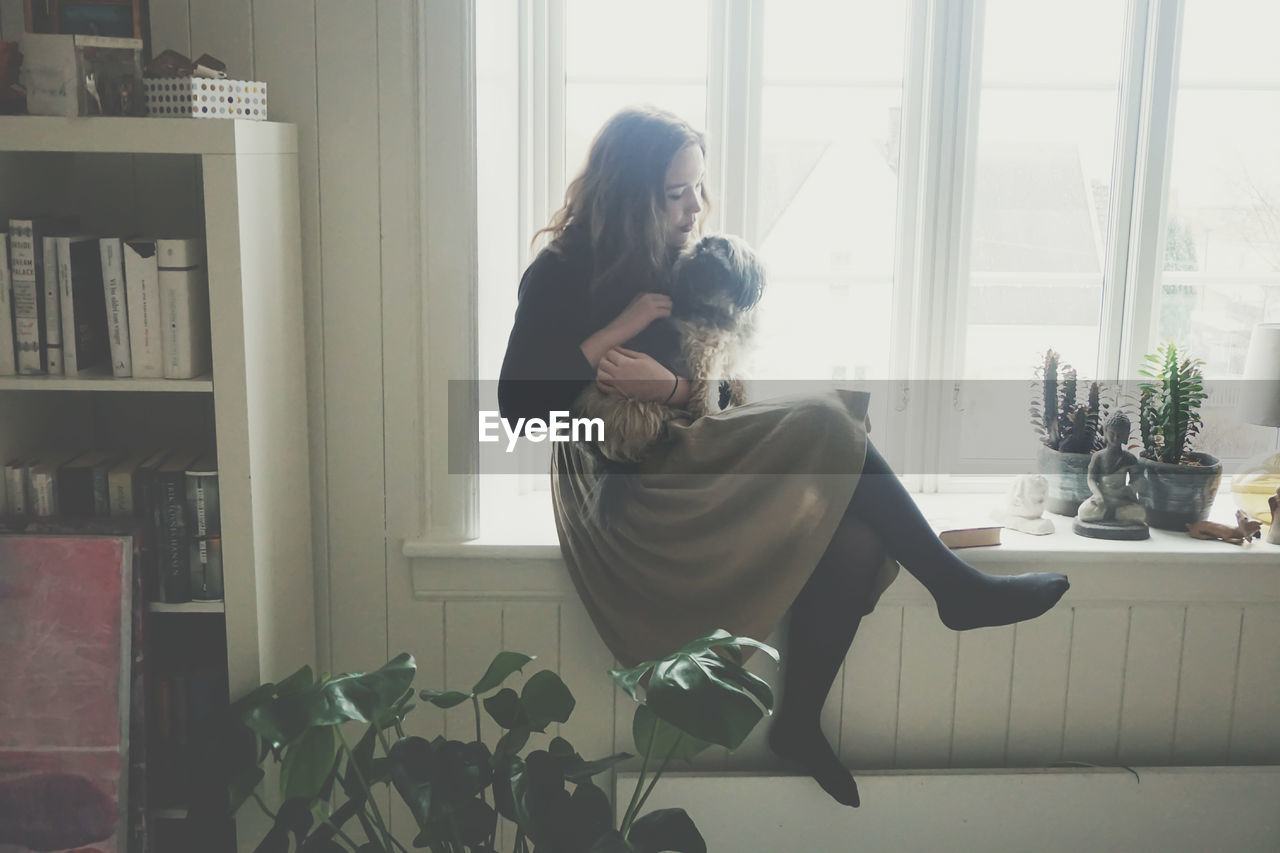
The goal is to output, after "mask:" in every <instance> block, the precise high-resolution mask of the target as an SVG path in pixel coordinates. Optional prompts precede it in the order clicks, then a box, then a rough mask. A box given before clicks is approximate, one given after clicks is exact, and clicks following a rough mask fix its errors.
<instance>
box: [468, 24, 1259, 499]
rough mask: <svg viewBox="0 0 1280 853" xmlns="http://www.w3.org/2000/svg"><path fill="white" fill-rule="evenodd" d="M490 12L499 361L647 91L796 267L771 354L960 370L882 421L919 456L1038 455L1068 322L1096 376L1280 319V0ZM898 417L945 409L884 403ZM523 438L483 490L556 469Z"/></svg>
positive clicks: (483, 108) (759, 235) (879, 370)
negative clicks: (1046, 386)
mask: <svg viewBox="0 0 1280 853" xmlns="http://www.w3.org/2000/svg"><path fill="white" fill-rule="evenodd" d="M476 14H477V50H476V62H477V116H478V123H477V146H478V148H477V150H478V153H479V161H480V170H479V175H480V188H479V190H480V199H479V216H480V226H479V232H480V233H479V245H480V249H481V259H480V264H481V269H480V275H481V280H480V293H479V309H480V310H479V324H480V326H479V330H478V344H479V347H480V352H479V363H480V366H481V376H482V377H483V378H485V379H486V380H488V379H493V378H496V376H497V374H498V366H499V364H500V360H501V354H502V351H503V348H504V345H505V341H506V335H507V333H508V332H509V329H510V321H511V316H512V311H513V309H514V304H515V282H516V281H517V280H518V277H519V274H520V271H521V270H522V269H523V267H524V265H525V264H527V263H528V261H529V260H530V255H529V241H530V239H531V237H532V235H533V232H534V231H535V230H537V229H538V228H540V227H542V226H543V225H544V224H545V223H546V221H547V218H548V216H549V215H550V213H551V212H552V211H553V210H555V209H556V208H557V207H558V206H559V204H560V202H561V200H562V198H563V192H564V187H565V184H566V183H567V181H568V180H569V179H571V178H572V177H573V175H574V174H576V172H577V170H578V169H579V168H580V166H581V163H582V161H583V159H584V155H585V152H586V149H587V146H588V145H589V143H590V139H591V137H592V135H593V134H594V133H595V131H596V130H597V129H598V128H599V126H600V125H601V123H602V122H603V121H604V119H605V118H607V117H608V116H609V115H611V114H612V113H613V112H614V111H615V110H616V109H618V108H620V107H622V106H624V105H626V104H629V103H636V102H650V103H655V104H658V105H661V106H664V107H666V108H668V109H671V110H673V111H675V112H677V113H679V114H681V115H683V116H685V117H686V118H687V119H689V120H690V121H691V122H692V123H694V124H695V125H696V126H700V127H704V128H706V129H707V130H708V132H709V136H710V142H711V149H712V150H711V151H710V152H709V158H708V161H709V173H710V184H711V189H712V192H713V197H714V198H715V201H716V204H717V207H716V209H715V220H714V222H713V225H715V226H717V227H719V228H722V229H724V230H728V231H733V232H735V233H739V234H741V235H743V236H744V237H746V238H747V239H748V240H749V241H750V242H751V243H752V244H753V245H754V246H755V247H756V248H757V249H758V250H759V251H760V252H761V253H762V254H763V256H764V258H765V260H766V262H767V263H768V265H769V269H770V286H769V288H768V291H767V294H766V298H765V301H764V302H763V303H762V306H761V318H760V325H761V336H760V342H759V343H760V345H759V348H758V352H757V356H756V360H755V363H754V367H753V374H752V375H753V376H754V377H755V378H757V379H770V378H788V379H817V380H823V381H836V382H840V381H863V380H880V379H883V380H902V379H906V378H911V379H922V378H925V377H929V378H933V379H943V380H946V381H948V382H950V381H953V380H954V381H956V386H955V391H954V393H951V391H950V389H949V388H948V389H947V393H939V394H936V395H934V396H933V398H932V401H930V399H920V398H919V397H917V398H916V399H910V398H908V397H906V396H903V397H901V398H898V397H896V396H895V394H894V392H892V390H885V391H884V392H883V393H881V394H880V395H879V396H880V399H878V400H877V404H878V406H879V408H877V409H875V410H873V421H874V422H875V423H876V424H877V427H878V429H877V432H878V441H880V442H884V444H885V445H886V446H887V447H889V448H890V452H889V453H887V455H889V457H890V460H891V461H894V462H895V463H899V464H900V463H901V462H902V460H904V459H905V460H911V459H916V460H928V461H927V462H926V463H923V464H924V467H921V468H917V469H916V470H917V471H933V472H949V473H959V474H992V473H1015V472H1016V471H1017V470H1022V469H1024V468H1025V467H1026V466H1027V465H1030V464H1031V463H1030V460H1031V458H1032V456H1033V455H1034V436H1033V435H1032V434H1031V431H1030V429H1029V427H1028V426H1027V424H1026V418H1025V408H1026V406H1025V403H1026V400H1027V399H1029V385H1030V382H1029V380H1030V378H1031V376H1032V372H1033V370H1034V367H1035V364H1036V361H1037V359H1038V357H1039V356H1040V355H1041V354H1042V353H1043V352H1044V350H1045V349H1047V348H1049V347H1053V348H1055V349H1057V350H1058V351H1059V352H1060V353H1062V354H1063V355H1064V357H1065V358H1066V360H1068V361H1070V362H1071V363H1072V364H1074V365H1075V366H1076V367H1077V369H1078V370H1079V371H1080V373H1081V375H1082V376H1087V377H1090V378H1095V377H1096V378H1104V379H1106V378H1115V377H1123V378H1131V377H1133V376H1135V375H1136V368H1137V366H1138V363H1139V360H1140V358H1141V356H1142V354H1143V353H1145V352H1146V351H1148V350H1150V349H1153V348H1154V346H1155V345H1156V344H1157V343H1159V341H1161V340H1163V339H1166V338H1174V339H1176V340H1178V341H1179V342H1181V343H1183V344H1185V345H1186V346H1188V347H1190V348H1191V350H1192V351H1193V353H1194V354H1196V355H1198V356H1200V357H1202V358H1204V359H1205V360H1206V361H1207V363H1208V368H1209V375H1210V376H1211V377H1229V376H1233V375H1238V373H1239V371H1240V369H1241V366H1242V364H1241V363H1242V359H1243V354H1244V351H1245V348H1246V346H1247V340H1248V335H1247V330H1248V327H1249V326H1250V325H1251V324H1252V323H1254V322H1257V321H1260V320H1271V321H1275V320H1277V319H1280V158H1276V157H1275V156H1274V140H1275V139H1277V138H1280V65H1277V64H1276V62H1275V60H1274V51H1273V50H1272V48H1271V46H1270V44H1269V42H1268V34H1269V33H1272V32H1274V31H1275V30H1276V29H1277V25H1280V7H1275V6H1274V4H1272V3H1270V2H1268V1H1267V0H1229V2H1216V0H1212V1H1211V0H1183V2H1182V3H1176V2H1175V3H1164V2H1155V0H1129V2H1128V3H1116V2H1112V1H1111V0H1082V2H1080V3H1076V4H1072V5H1071V6H1070V7H1069V8H1068V7H1064V6H1063V5H1062V4H1060V3H1050V2H1026V0H960V2H943V0H917V2H909V0H886V2H880V3H847V2H840V0H802V2H801V0H792V2H782V0H742V2H729V0H702V2H679V0H667V2H659V3H645V4H625V5H618V4H600V3H593V2H590V0H547V2H541V3H529V4H488V3H482V4H476ZM1169 115H1172V116H1173V119H1172V121H1162V117H1165V118H1167V117H1168V116H1169ZM513 188H515V189H513ZM959 380H964V383H963V385H962V384H961V383H960V382H959ZM979 380H992V381H991V382H989V383H988V382H982V381H979ZM876 387H877V388H886V389H888V387H889V386H876ZM1011 389H1013V390H1011ZM1024 389H1025V390H1024ZM485 390H486V392H487V393H488V394H489V395H492V393H493V389H492V385H491V383H490V384H489V385H488V387H487V389H485ZM984 395H986V396H984ZM1011 397H1016V398H1017V399H1011ZM494 407H496V404H495V406H494ZM889 408H893V409H894V411H892V412H889V413H888V415H887V417H886V415H885V412H887V411H888V409H889ZM899 410H904V411H900V412H899ZM877 413H879V414H880V416H879V418H877V416H876V415H877ZM899 414H900V415H901V416H902V417H904V418H906V417H909V418H910V419H911V421H912V422H913V423H917V424H918V423H923V424H924V427H923V428H919V427H913V428H912V429H910V430H908V429H905V428H904V429H896V428H894V429H885V428H884V427H883V426H881V425H884V424H887V423H888V422H889V420H888V419H890V418H893V417H898V416H899ZM1222 449H1223V452H1224V454H1225V455H1226V456H1227V457H1231V456H1233V455H1235V454H1234V450H1235V448H1233V447H1227V448H1222ZM1239 451H1240V452H1239V455H1240V456H1244V455H1248V452H1253V451H1252V450H1247V449H1246V448H1243V447H1241V448H1239ZM523 464H524V468H523V469H522V470H524V471H525V472H527V476H526V477H524V478H522V479H521V478H503V477H482V478H480V479H481V480H482V481H483V482H482V485H481V491H482V495H486V493H487V495H488V496H490V497H491V496H493V495H497V494H498V493H500V492H501V493H504V494H511V493H514V492H515V491H523V492H525V493H530V494H535V495H536V494H537V492H538V491H539V490H540V489H545V487H546V473H545V472H546V470H547V464H546V456H545V453H544V454H542V455H540V456H539V457H537V458H530V459H528V460H526V461H525V462H524V463H523ZM1011 466H1012V467H1011ZM1018 466H1022V467H1021V468H1019V467H1018ZM923 485H924V487H925V488H933V487H944V486H945V485H946V478H942V480H941V482H939V481H938V480H937V478H931V477H927V478H926V480H925V482H924V483H923ZM487 502H488V501H487V500H486V503H487Z"/></svg>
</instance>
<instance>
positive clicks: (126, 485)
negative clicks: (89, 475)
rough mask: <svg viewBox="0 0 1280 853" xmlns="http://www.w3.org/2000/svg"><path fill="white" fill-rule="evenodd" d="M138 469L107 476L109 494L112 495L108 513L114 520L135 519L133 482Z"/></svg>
mask: <svg viewBox="0 0 1280 853" xmlns="http://www.w3.org/2000/svg"><path fill="white" fill-rule="evenodd" d="M136 472H137V469H136V468H133V469H129V470H114V471H111V472H110V473H109V474H107V492H108V493H109V494H110V498H109V500H108V505H107V511H108V512H109V513H110V514H111V516H112V517H113V518H132V517H133V480H134V476H135V473H136Z"/></svg>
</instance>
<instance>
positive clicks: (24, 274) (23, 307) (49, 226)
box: [9, 216, 75, 376]
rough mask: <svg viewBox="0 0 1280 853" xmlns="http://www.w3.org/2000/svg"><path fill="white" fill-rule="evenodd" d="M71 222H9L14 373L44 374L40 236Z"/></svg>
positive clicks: (45, 219) (56, 219)
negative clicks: (14, 354) (15, 363)
mask: <svg viewBox="0 0 1280 853" xmlns="http://www.w3.org/2000/svg"><path fill="white" fill-rule="evenodd" d="M74 223H75V220H74V219H72V218H69V217H61V216H37V217H34V218H32V219H10V220H9V284H10V287H11V288H12V294H13V295H12V303H11V304H12V307H13V337H14V348H15V350H16V362H17V372H18V373H20V374H23V375H24V376H30V375H39V374H42V373H46V372H48V371H47V358H48V354H49V353H48V348H47V336H46V334H45V292H44V280H45V268H44V254H45V253H44V237H45V235H51V234H54V233H56V232H58V231H65V230H70V229H71V228H74V227H75V225H74Z"/></svg>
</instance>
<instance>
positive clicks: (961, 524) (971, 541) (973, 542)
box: [929, 518, 1003, 551]
mask: <svg viewBox="0 0 1280 853" xmlns="http://www.w3.org/2000/svg"><path fill="white" fill-rule="evenodd" d="M929 526H930V527H932V528H933V532H934V533H936V534H937V535H938V538H939V539H941V540H942V544H943V545H946V546H947V547H948V548H950V549H951V550H953V551H954V550H956V549H957V548H977V547H980V546H983V545H999V544H1000V531H1001V530H1002V529H1003V528H1002V527H1001V525H999V524H992V523H991V522H989V521H980V520H972V519H970V520H966V519H964V518H931V519H929Z"/></svg>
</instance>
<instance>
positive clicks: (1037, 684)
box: [1005, 607, 1072, 767]
mask: <svg viewBox="0 0 1280 853" xmlns="http://www.w3.org/2000/svg"><path fill="white" fill-rule="evenodd" d="M1071 629H1072V611H1071V610H1069V609H1067V608H1065V607H1060V608H1057V609H1055V610H1050V611H1049V612H1048V613H1046V614H1044V615H1043V616H1041V617H1040V618H1039V619H1034V620H1032V621H1030V622H1023V623H1022V624H1020V625H1017V626H1015V628H1014V635H1013V685H1012V689H1011V690H1010V695H1009V736H1008V744H1007V746H1006V748H1005V763H1006V764H1007V765H1008V766H1010V767H1042V766H1044V765H1046V764H1049V763H1051V762H1054V761H1057V760H1058V758H1059V757H1061V755H1062V726H1063V720H1064V719H1065V714H1066V705H1067V665H1068V661H1069V658H1070V655H1071V633H1072V630H1071Z"/></svg>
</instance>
